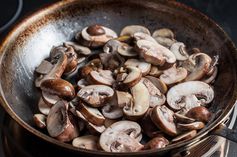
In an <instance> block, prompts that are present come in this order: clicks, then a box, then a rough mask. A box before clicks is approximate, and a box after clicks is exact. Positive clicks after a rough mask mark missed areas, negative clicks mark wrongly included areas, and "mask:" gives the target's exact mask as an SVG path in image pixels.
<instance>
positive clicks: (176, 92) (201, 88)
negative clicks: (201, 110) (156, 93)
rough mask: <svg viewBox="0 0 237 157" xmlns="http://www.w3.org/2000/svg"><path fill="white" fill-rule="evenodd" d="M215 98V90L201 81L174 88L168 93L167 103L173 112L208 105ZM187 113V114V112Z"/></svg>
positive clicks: (182, 84) (185, 83) (181, 84)
mask: <svg viewBox="0 0 237 157" xmlns="http://www.w3.org/2000/svg"><path fill="white" fill-rule="evenodd" d="M213 98H214V91H213V89H212V88H211V87H210V86H209V85H208V84H206V83H204V82H201V81H189V82H184V83H180V84H178V85H175V86H173V87H172V88H171V89H170V90H169V91H168V93H167V103H168V105H169V107H170V108H172V109H173V110H176V111H177V110H181V109H182V108H186V109H187V111H188V110H189V109H191V108H193V107H197V106H200V105H206V104H208V103H210V102H211V101H212V100H213ZM187 111H186V112H187Z"/></svg>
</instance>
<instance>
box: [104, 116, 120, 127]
mask: <svg viewBox="0 0 237 157" xmlns="http://www.w3.org/2000/svg"><path fill="white" fill-rule="evenodd" d="M118 121H119V120H118V119H108V118H106V119H105V123H104V126H105V127H106V128H108V127H110V126H111V125H112V124H114V123H116V122H118Z"/></svg>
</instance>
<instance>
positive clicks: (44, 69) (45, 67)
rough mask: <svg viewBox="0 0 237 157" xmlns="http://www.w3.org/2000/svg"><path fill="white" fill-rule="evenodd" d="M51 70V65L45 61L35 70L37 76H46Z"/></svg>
mask: <svg viewBox="0 0 237 157" xmlns="http://www.w3.org/2000/svg"><path fill="white" fill-rule="evenodd" d="M52 69H53V64H52V63H50V62H49V61H47V60H43V61H42V62H41V63H40V65H39V66H38V67H37V68H36V69H35V71H36V72H37V73H39V74H42V75H46V74H48V73H49V72H50V71H51V70H52Z"/></svg>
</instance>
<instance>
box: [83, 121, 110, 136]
mask: <svg viewBox="0 0 237 157" xmlns="http://www.w3.org/2000/svg"><path fill="white" fill-rule="evenodd" d="M87 129H88V131H89V133H90V134H92V135H96V136H99V135H100V134H101V133H103V132H104V131H105V129H106V127H105V126H104V125H94V124H92V123H87Z"/></svg>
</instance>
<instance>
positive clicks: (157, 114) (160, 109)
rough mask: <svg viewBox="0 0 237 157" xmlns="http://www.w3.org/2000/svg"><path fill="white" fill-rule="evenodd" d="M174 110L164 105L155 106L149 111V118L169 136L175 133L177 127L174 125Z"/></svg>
mask: <svg viewBox="0 0 237 157" xmlns="http://www.w3.org/2000/svg"><path fill="white" fill-rule="evenodd" d="M173 115H174V112H173V111H171V110H170V109H168V108H167V107H166V106H164V105H163V106H156V107H154V108H153V109H152V111H151V114H150V116H151V120H152V121H153V123H154V124H155V125H156V126H157V127H158V128H159V129H160V130H162V131H163V132H164V133H166V134H168V135H170V136H176V135H177V128H176V126H175V122H174V118H173Z"/></svg>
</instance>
